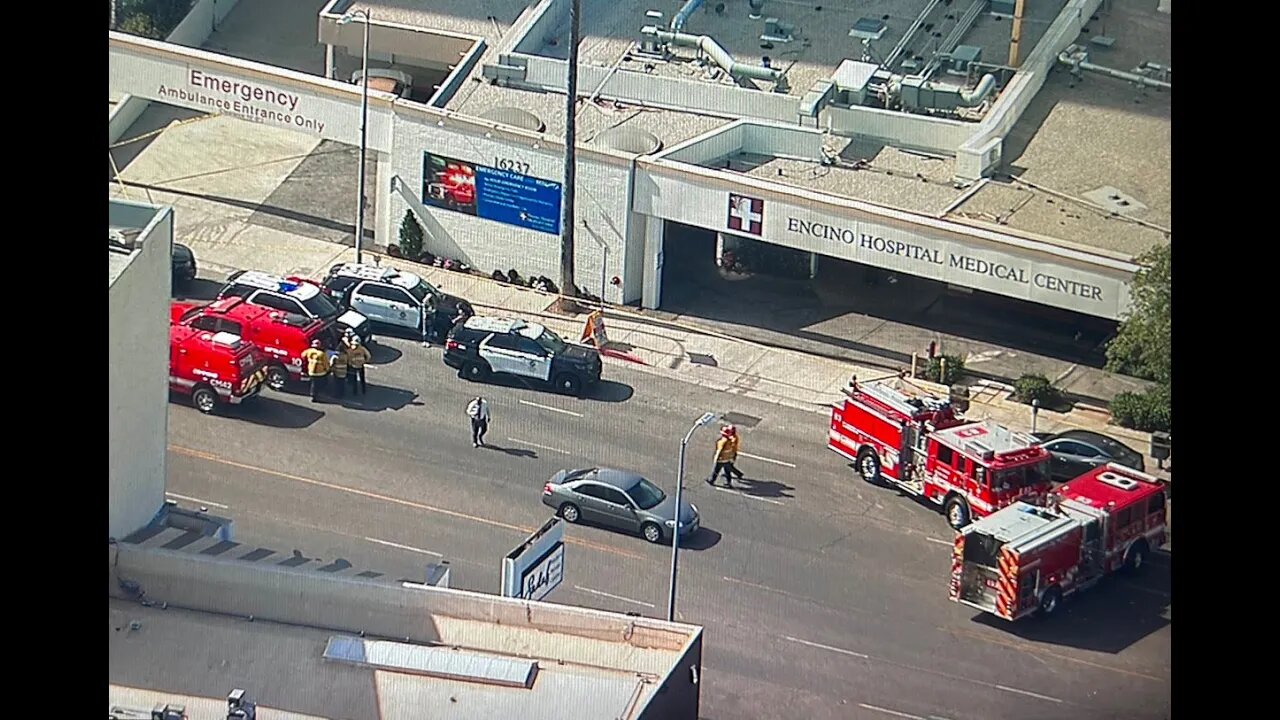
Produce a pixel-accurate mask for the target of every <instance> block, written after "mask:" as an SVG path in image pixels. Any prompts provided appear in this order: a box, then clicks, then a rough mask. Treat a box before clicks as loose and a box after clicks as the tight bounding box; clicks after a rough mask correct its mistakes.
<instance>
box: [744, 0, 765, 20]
mask: <svg viewBox="0 0 1280 720" xmlns="http://www.w3.org/2000/svg"><path fill="white" fill-rule="evenodd" d="M747 5H748V6H750V7H751V13H750V14H749V15H747V17H749V18H751V19H752V20H759V19H760V18H761V17H762V16H763V15H764V12H763V11H764V0H747Z"/></svg>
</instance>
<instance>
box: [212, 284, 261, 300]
mask: <svg viewBox="0 0 1280 720" xmlns="http://www.w3.org/2000/svg"><path fill="white" fill-rule="evenodd" d="M251 290H253V288H251V287H246V286H244V285H230V286H228V287H227V288H226V289H225V290H223V291H222V294H221V295H219V297H244V296H245V295H248V294H249V291H251Z"/></svg>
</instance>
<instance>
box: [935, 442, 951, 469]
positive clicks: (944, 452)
mask: <svg viewBox="0 0 1280 720" xmlns="http://www.w3.org/2000/svg"><path fill="white" fill-rule="evenodd" d="M952 454H953V453H952V452H951V448H949V447H947V446H945V445H939V446H938V462H940V463H942V464H944V465H950V464H951V461H952V457H951V456H952Z"/></svg>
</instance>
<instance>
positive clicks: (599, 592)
mask: <svg viewBox="0 0 1280 720" xmlns="http://www.w3.org/2000/svg"><path fill="white" fill-rule="evenodd" d="M573 587H574V589H575V590H581V591H582V592H584V593H591V594H592V595H599V596H601V597H607V598H613V599H614V600H621V601H622V602H629V603H633V604H635V605H643V606H645V607H647V608H656V607H657V605H654V604H653V603H647V602H645V601H643V600H632V599H631V598H628V597H622V596H621V595H614V594H612V593H607V592H604V591H603V590H592V589H591V588H587V587H582V586H581V585H574V586H573Z"/></svg>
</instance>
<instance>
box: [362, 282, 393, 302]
mask: <svg viewBox="0 0 1280 720" xmlns="http://www.w3.org/2000/svg"><path fill="white" fill-rule="evenodd" d="M394 293H395V290H394V289H393V288H389V287H384V286H382V285H375V284H373V283H365V284H364V285H361V286H360V287H358V288H356V295H363V296H364V297H369V298H375V299H377V300H400V298H398V297H396V295H395V294H394Z"/></svg>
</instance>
